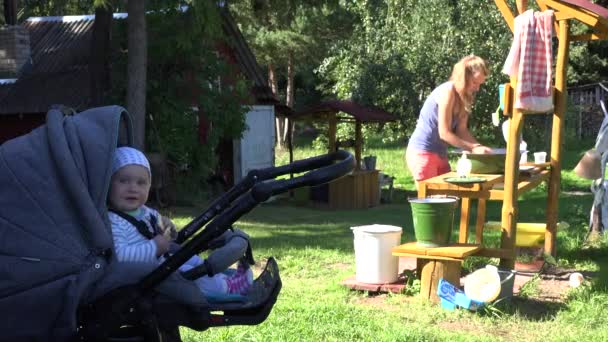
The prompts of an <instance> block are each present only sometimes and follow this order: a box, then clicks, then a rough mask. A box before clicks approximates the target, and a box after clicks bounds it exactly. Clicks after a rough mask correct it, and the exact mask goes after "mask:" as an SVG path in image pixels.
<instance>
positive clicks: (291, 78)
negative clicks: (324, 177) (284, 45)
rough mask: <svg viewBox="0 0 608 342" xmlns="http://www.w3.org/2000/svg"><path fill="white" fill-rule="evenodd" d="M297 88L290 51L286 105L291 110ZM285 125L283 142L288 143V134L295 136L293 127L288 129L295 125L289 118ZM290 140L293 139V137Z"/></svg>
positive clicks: (290, 52)
mask: <svg viewBox="0 0 608 342" xmlns="http://www.w3.org/2000/svg"><path fill="white" fill-rule="evenodd" d="M295 88H296V85H295V65H294V60H293V52H292V51H289V53H288V55H287V100H286V101H285V102H286V103H285V104H286V105H287V107H289V108H293V106H294V104H295ZM284 125H285V130H284V132H283V141H286V140H287V134H288V132H291V133H290V134H292V135H293V127H291V129H287V127H289V126H290V125H293V123H291V122H290V120H289V119H288V118H285V124H284ZM290 138H291V139H293V136H292V137H290Z"/></svg>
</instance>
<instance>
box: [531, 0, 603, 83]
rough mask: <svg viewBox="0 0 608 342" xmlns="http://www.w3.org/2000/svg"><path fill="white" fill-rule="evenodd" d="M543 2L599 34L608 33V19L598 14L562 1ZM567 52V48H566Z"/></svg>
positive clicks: (546, 0) (545, 0)
mask: <svg viewBox="0 0 608 342" xmlns="http://www.w3.org/2000/svg"><path fill="white" fill-rule="evenodd" d="M543 1H544V2H545V3H546V5H547V6H549V8H551V9H553V10H555V11H557V12H561V13H563V14H565V15H567V16H569V17H572V18H576V20H578V21H580V22H581V23H583V24H586V25H588V26H590V27H591V28H593V29H594V30H596V32H599V33H606V32H608V19H606V18H604V17H601V16H600V15H598V14H597V13H594V12H592V11H589V10H586V9H582V8H579V7H577V6H574V5H570V4H567V3H564V2H561V1H554V0H543ZM561 21H564V22H566V21H567V20H561ZM558 25H559V23H558ZM566 25H570V23H567V24H566ZM558 32H559V31H558ZM559 35H560V34H559V33H558V36H559ZM565 37H566V38H567V37H568V36H565ZM558 50H559V48H558ZM566 50H567V48H566ZM555 76H556V77H557V68H556V75H555ZM555 83H556V84H557V78H556V82H555Z"/></svg>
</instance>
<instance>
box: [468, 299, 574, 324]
mask: <svg viewBox="0 0 608 342" xmlns="http://www.w3.org/2000/svg"><path fill="white" fill-rule="evenodd" d="M566 307H567V306H566V304H564V303H560V302H551V301H543V300H539V299H535V298H527V297H517V296H516V297H512V298H511V299H509V300H507V301H503V302H499V303H496V304H494V305H491V306H488V307H486V308H484V309H483V310H481V312H480V313H481V314H482V315H487V316H512V315H516V314H517V315H520V316H521V317H523V318H525V319H527V320H529V321H536V322H538V321H546V320H550V319H552V318H554V317H555V316H556V314H557V313H558V312H559V311H561V310H564V309H565V308H566Z"/></svg>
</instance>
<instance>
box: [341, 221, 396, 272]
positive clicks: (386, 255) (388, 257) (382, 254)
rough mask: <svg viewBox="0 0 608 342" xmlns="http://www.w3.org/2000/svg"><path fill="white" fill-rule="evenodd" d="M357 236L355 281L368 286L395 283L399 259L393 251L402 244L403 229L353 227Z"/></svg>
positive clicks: (391, 227) (370, 226)
mask: <svg viewBox="0 0 608 342" xmlns="http://www.w3.org/2000/svg"><path fill="white" fill-rule="evenodd" d="M351 229H352V231H353V233H354V235H355V266H356V274H355V279H356V280H357V282H361V283H368V284H385V283H393V282H395V281H396V280H397V277H398V272H399V269H398V268H399V258H398V257H396V256H393V255H392V253H391V249H392V248H393V247H395V246H398V245H400V244H401V231H402V229H401V227H396V226H389V225H382V224H373V225H368V226H359V227H351Z"/></svg>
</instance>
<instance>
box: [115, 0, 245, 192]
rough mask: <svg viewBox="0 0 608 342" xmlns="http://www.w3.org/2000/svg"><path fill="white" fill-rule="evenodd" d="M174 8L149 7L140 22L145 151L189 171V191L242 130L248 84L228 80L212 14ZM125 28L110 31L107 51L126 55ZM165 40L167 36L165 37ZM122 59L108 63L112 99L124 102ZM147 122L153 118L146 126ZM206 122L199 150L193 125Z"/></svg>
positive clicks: (212, 10) (207, 6)
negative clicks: (144, 33)
mask: <svg viewBox="0 0 608 342" xmlns="http://www.w3.org/2000/svg"><path fill="white" fill-rule="evenodd" d="M177 5H178V2H177V1H176V2H174V3H173V6H168V4H167V2H166V1H156V2H150V3H149V6H150V7H151V8H154V9H156V10H152V11H150V12H148V14H147V16H146V20H147V26H148V27H147V29H148V37H149V38H148V77H147V78H148V84H147V104H146V107H147V112H148V114H149V117H148V124H147V127H149V129H148V130H147V137H146V141H147V146H148V150H150V151H160V152H164V153H167V154H168V155H169V157H170V158H171V159H172V160H174V161H175V162H176V163H177V164H178V165H179V166H180V167H182V168H183V167H186V168H188V169H190V170H191V172H190V174H189V177H194V178H196V179H190V182H191V183H194V184H196V183H198V182H199V181H200V180H201V179H204V178H206V177H207V176H208V175H209V174H210V173H213V172H214V170H215V167H216V164H217V156H216V154H215V149H216V147H217V146H218V144H219V143H220V141H221V140H222V139H232V138H239V137H240V136H241V134H242V132H243V131H244V129H245V116H244V114H245V111H246V107H245V106H243V103H248V102H249V101H250V99H249V98H248V89H249V87H250V84H249V82H247V81H245V80H244V79H241V78H239V77H235V76H234V75H236V74H237V72H236V70H235V68H236V67H235V66H233V65H230V64H228V63H226V61H225V60H224V59H223V56H221V55H220V54H219V53H218V52H217V48H218V46H223V45H222V44H224V46H229V44H231V42H230V41H228V38H226V37H224V36H223V31H222V30H221V21H220V20H221V18H220V14H219V12H218V8H217V7H216V6H215V5H214V4H213V3H212V2H208V1H202V0H201V1H194V2H193V3H192V4H191V5H190V7H189V9H188V10H187V11H186V12H183V11H181V10H179V7H178V6H177ZM126 32H127V27H126V22H124V21H123V22H121V23H119V25H118V26H117V27H116V28H115V29H114V30H113V33H114V34H113V43H114V44H115V45H116V46H117V47H120V49H114V51H117V50H118V51H125V50H126V37H127V34H126ZM168 32H170V33H171V34H168ZM125 67H126V53H123V54H120V55H119V56H115V58H114V59H113V66H112V70H113V79H112V81H113V96H114V98H116V101H118V102H119V103H122V102H124V100H123V99H124V96H125V95H124V94H125V93H126V89H125V86H126V80H125V77H126V72H125ZM150 117H151V118H153V120H152V121H150ZM202 118H204V119H206V120H208V123H209V129H208V134H207V136H206V137H205V138H206V141H205V143H201V142H200V140H199V132H198V123H199V120H201V119H202Z"/></svg>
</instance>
